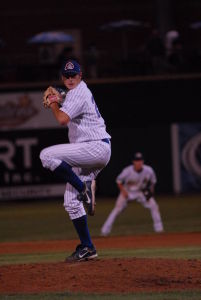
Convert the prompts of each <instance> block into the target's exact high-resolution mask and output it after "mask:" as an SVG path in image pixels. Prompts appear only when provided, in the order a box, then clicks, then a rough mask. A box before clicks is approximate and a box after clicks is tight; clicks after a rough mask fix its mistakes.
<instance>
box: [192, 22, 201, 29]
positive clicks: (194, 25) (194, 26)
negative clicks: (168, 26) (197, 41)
mask: <svg viewBox="0 0 201 300" xmlns="http://www.w3.org/2000/svg"><path fill="white" fill-rule="evenodd" d="M190 28H192V29H200V28H201V21H198V22H194V23H191V24H190Z"/></svg>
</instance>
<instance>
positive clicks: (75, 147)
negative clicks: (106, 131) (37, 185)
mask: <svg viewBox="0 0 201 300" xmlns="http://www.w3.org/2000/svg"><path fill="white" fill-rule="evenodd" d="M110 156H111V147H110V145H109V144H107V143H105V142H103V141H90V142H83V143H74V144H73V143H72V144H60V145H55V146H51V147H48V148H45V149H43V150H42V151H41V153H40V159H41V162H42V165H43V167H44V168H47V169H50V170H51V171H54V170H55V169H56V168H57V167H58V166H59V165H60V164H61V162H62V161H65V162H67V163H68V164H69V165H70V166H72V169H73V171H74V172H75V173H76V174H77V175H78V176H79V178H80V179H81V180H82V181H88V180H93V179H95V178H96V176H97V175H98V173H99V172H100V171H101V170H102V169H103V168H104V167H105V166H106V165H107V164H108V162H109V160H110ZM77 195H78V191H77V190H76V189H75V188H74V187H72V186H71V185H70V184H69V183H67V184H66V190H65V193H64V207H65V210H66V211H67V212H68V213H69V216H70V219H71V220H73V219H77V218H80V217H82V216H83V215H85V214H86V212H85V209H84V206H83V203H82V202H80V201H78V200H77Z"/></svg>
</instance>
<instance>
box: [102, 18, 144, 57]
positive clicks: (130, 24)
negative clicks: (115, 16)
mask: <svg viewBox="0 0 201 300" xmlns="http://www.w3.org/2000/svg"><path fill="white" fill-rule="evenodd" d="M148 27H150V24H149V23H145V22H141V21H137V20H129V19H124V20H119V21H114V22H108V23H105V24H103V25H101V26H100V27H99V28H100V30H104V31H109V32H112V31H116V30H119V31H120V32H121V44H122V51H123V58H124V59H125V60H126V59H127V56H128V45H127V38H126V30H127V29H129V28H131V29H132V28H148Z"/></svg>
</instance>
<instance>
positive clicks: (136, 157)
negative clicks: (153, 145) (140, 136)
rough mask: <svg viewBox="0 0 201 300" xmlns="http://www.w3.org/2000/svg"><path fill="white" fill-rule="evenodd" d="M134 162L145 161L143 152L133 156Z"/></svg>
mask: <svg viewBox="0 0 201 300" xmlns="http://www.w3.org/2000/svg"><path fill="white" fill-rule="evenodd" d="M133 160H144V156H143V154H142V153H141V152H136V153H135V154H134V156H133Z"/></svg>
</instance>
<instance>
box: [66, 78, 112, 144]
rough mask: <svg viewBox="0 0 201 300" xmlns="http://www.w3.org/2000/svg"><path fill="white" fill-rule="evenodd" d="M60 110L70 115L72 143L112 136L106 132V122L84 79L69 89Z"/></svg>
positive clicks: (69, 129) (70, 138)
mask: <svg viewBox="0 0 201 300" xmlns="http://www.w3.org/2000/svg"><path fill="white" fill-rule="evenodd" d="M60 110H62V111H63V112H64V113H66V114H67V115H68V116H69V117H70V122H69V123H68V125H67V126H68V137H69V141H70V143H79V142H86V141H96V140H101V139H104V138H111V136H110V135H109V134H108V133H107V132H106V127H105V122H104V120H103V118H102V117H101V115H100V112H99V111H98V108H97V106H96V103H95V100H94V98H93V95H92V93H91V91H90V90H89V89H88V87H87V85H86V83H85V82H84V81H81V82H80V83H79V84H78V85H77V86H76V87H75V88H74V89H72V90H69V91H68V93H67V95H66V99H65V101H64V103H63V105H62V107H61V108H60Z"/></svg>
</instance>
